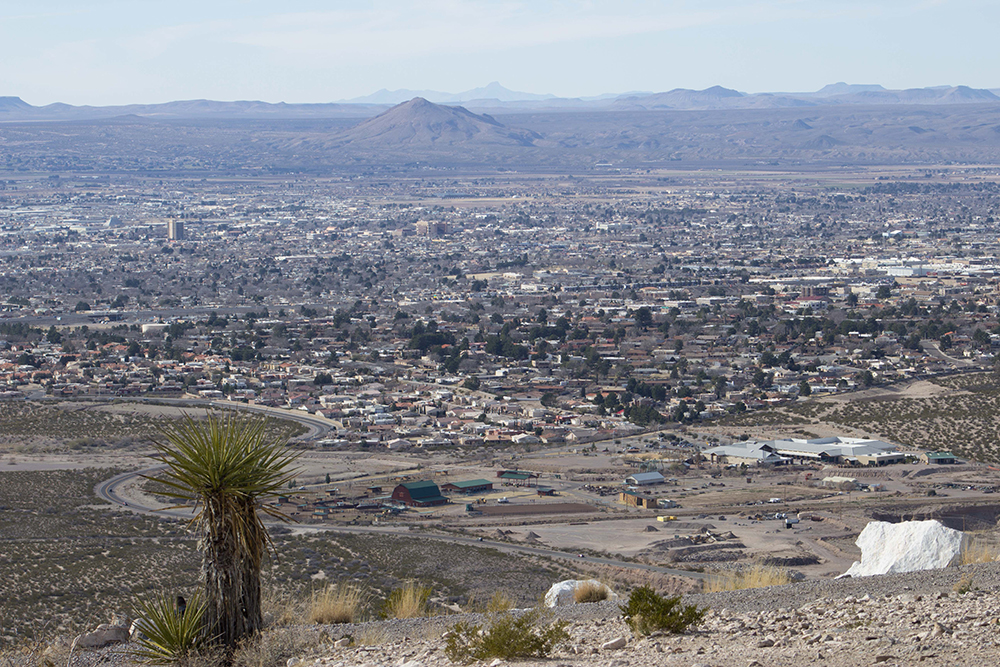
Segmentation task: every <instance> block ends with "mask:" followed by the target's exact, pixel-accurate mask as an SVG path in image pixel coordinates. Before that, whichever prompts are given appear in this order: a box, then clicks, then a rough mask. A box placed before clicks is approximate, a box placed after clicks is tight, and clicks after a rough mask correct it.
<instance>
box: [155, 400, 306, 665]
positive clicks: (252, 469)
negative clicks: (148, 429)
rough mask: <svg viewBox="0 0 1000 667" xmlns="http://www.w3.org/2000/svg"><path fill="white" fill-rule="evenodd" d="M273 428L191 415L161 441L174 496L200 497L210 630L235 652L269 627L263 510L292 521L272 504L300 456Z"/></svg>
mask: <svg viewBox="0 0 1000 667" xmlns="http://www.w3.org/2000/svg"><path fill="white" fill-rule="evenodd" d="M267 425H268V422H267V420H266V419H258V418H242V417H238V416H235V415H229V416H228V417H226V418H225V419H218V418H216V417H214V416H212V415H209V417H208V419H207V420H205V421H204V422H200V423H199V422H195V421H194V420H193V419H191V418H190V417H186V418H185V420H184V422H183V423H181V424H179V425H174V426H170V427H165V428H164V430H163V435H164V438H165V440H166V442H156V443H154V444H155V446H156V447H157V450H158V453H157V456H156V457H154V458H156V459H157V460H159V461H161V462H162V463H163V464H164V465H165V466H166V467H167V470H166V471H165V472H164V473H162V475H161V476H160V477H159V480H160V481H161V482H162V483H163V484H165V485H167V486H168V487H169V488H170V490H169V491H167V492H166V493H167V494H168V495H169V496H171V497H173V498H176V499H178V500H180V501H182V502H190V501H194V502H195V506H196V508H197V509H196V512H195V516H194V518H193V519H192V524H193V525H194V526H195V527H196V528H197V530H198V533H199V538H200V542H199V545H198V546H199V548H200V549H201V550H202V583H203V584H204V587H205V603H206V608H205V615H204V628H205V633H206V636H207V637H208V638H209V640H210V641H211V642H213V643H215V644H217V645H219V646H222V647H224V648H225V649H226V653H227V654H228V656H231V655H232V652H233V650H234V649H235V648H236V647H237V646H238V645H239V643H240V642H241V641H242V640H244V639H246V638H248V637H250V636H251V635H253V634H255V633H257V632H258V631H260V630H261V628H262V625H263V619H262V615H261V609H260V597H261V595H260V569H261V565H262V564H263V560H264V556H265V554H266V553H267V549H268V547H269V546H273V545H272V544H271V541H270V537H269V536H268V534H267V528H266V527H265V526H264V523H263V522H262V521H261V518H260V516H259V514H258V513H260V514H265V515H268V516H271V517H274V518H278V519H287V516H285V515H284V514H282V513H281V511H280V510H279V509H277V508H274V507H269V506H267V505H266V504H264V503H265V501H266V500H267V499H268V498H274V497H276V496H278V495H279V494H280V493H281V492H282V489H283V487H284V486H285V485H286V484H288V482H289V481H290V480H292V479H293V478H294V475H295V471H288V470H287V466H288V465H289V464H290V463H292V462H293V461H294V460H295V459H296V458H297V456H298V455H297V454H296V453H293V452H288V451H286V449H285V446H286V444H287V437H279V438H274V437H272V436H271V435H270V434H269V433H268V428H267Z"/></svg>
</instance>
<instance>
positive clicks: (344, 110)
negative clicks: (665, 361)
mask: <svg viewBox="0 0 1000 667" xmlns="http://www.w3.org/2000/svg"><path fill="white" fill-rule="evenodd" d="M997 93H1000V89H994V90H987V89H982V88H978V89H977V88H970V87H968V86H936V87H930V88H910V89H907V90H889V89H886V88H884V87H882V86H880V85H877V84H848V83H843V82H841V83H834V84H830V85H827V86H824V87H823V88H821V89H820V90H818V91H816V92H811V93H742V92H740V91H737V90H732V89H729V88H723V87H722V86H712V87H711V88H706V89H705V90H689V89H684V88H677V89H674V90H670V91H667V92H661V93H648V92H633V93H623V94H617V95H612V94H608V95H599V96H596V97H586V98H585V97H578V98H565V97H556V96H554V95H537V94H533V93H524V92H518V91H513V90H509V89H507V88H504V87H503V86H502V85H500V84H499V83H498V82H495V81H494V82H493V83H490V84H489V85H487V86H484V87H482V88H474V89H472V90H467V91H465V92H463V93H454V94H453V93H442V92H438V91H416V90H395V91H389V90H384V89H383V90H380V91H378V92H376V93H373V94H372V95H367V96H365V97H359V98H355V99H352V100H346V101H343V102H337V103H318V104H287V103H284V102H279V103H270V102H259V101H235V102H217V101H212V100H186V101H177V102H166V103H163V104H129V105H122V106H106V107H94V106H71V105H68V104H61V103H55V104H49V105H46V106H40V107H36V106H32V105H30V104H28V103H26V102H25V101H24V100H22V99H21V98H19V97H0V121H46V120H48V121H54V120H93V119H101V118H113V117H122V116H138V117H142V118H148V119H177V118H246V119H310V118H313V119H315V118H370V117H373V116H376V115H378V114H379V113H381V112H383V111H385V110H386V109H388V108H389V107H390V106H392V105H396V104H400V103H402V102H405V101H409V100H412V99H416V98H420V99H423V100H425V101H427V102H429V103H434V104H441V105H450V106H457V105H461V106H463V107H465V108H467V109H472V110H476V111H480V112H483V111H485V112H494V113H521V112H541V111H545V112H555V111H666V110H714V109H780V108H800V107H823V106H845V105H868V106H872V105H878V106H883V105H951V104H997V103H1000V96H998V94H997Z"/></svg>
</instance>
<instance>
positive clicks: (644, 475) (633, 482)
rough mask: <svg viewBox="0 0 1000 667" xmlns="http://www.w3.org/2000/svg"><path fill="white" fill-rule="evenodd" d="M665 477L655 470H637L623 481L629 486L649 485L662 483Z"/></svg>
mask: <svg viewBox="0 0 1000 667" xmlns="http://www.w3.org/2000/svg"><path fill="white" fill-rule="evenodd" d="M665 481H666V479H665V478H664V477H663V475H661V474H660V473H658V472H657V471H655V470H654V471H652V472H638V473H636V474H634V475H629V476H628V477H626V478H625V483H626V484H628V485H629V486H651V485H653V484H663V482H665Z"/></svg>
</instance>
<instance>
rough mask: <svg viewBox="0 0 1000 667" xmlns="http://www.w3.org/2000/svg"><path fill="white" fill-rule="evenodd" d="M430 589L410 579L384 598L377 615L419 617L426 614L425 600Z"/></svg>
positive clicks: (383, 616)
mask: <svg viewBox="0 0 1000 667" xmlns="http://www.w3.org/2000/svg"><path fill="white" fill-rule="evenodd" d="M430 596H431V589H430V588H427V587H426V586H421V585H420V584H417V583H416V582H413V581H410V582H408V583H407V584H406V585H405V586H403V587H402V588H397V589H395V590H394V591H392V592H391V593H389V597H388V598H386V601H385V603H384V604H383V605H382V611H381V612H380V613H379V616H381V617H382V618H420V617H421V616H426V615H427V600H428V599H429V598H430Z"/></svg>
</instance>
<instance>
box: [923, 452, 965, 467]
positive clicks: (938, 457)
mask: <svg viewBox="0 0 1000 667" xmlns="http://www.w3.org/2000/svg"><path fill="white" fill-rule="evenodd" d="M920 462H921V463H926V464H928V465H930V464H934V465H949V464H952V463H958V459H957V458H956V457H955V455H954V454H952V453H951V452H923V453H922V454H921V455H920Z"/></svg>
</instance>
